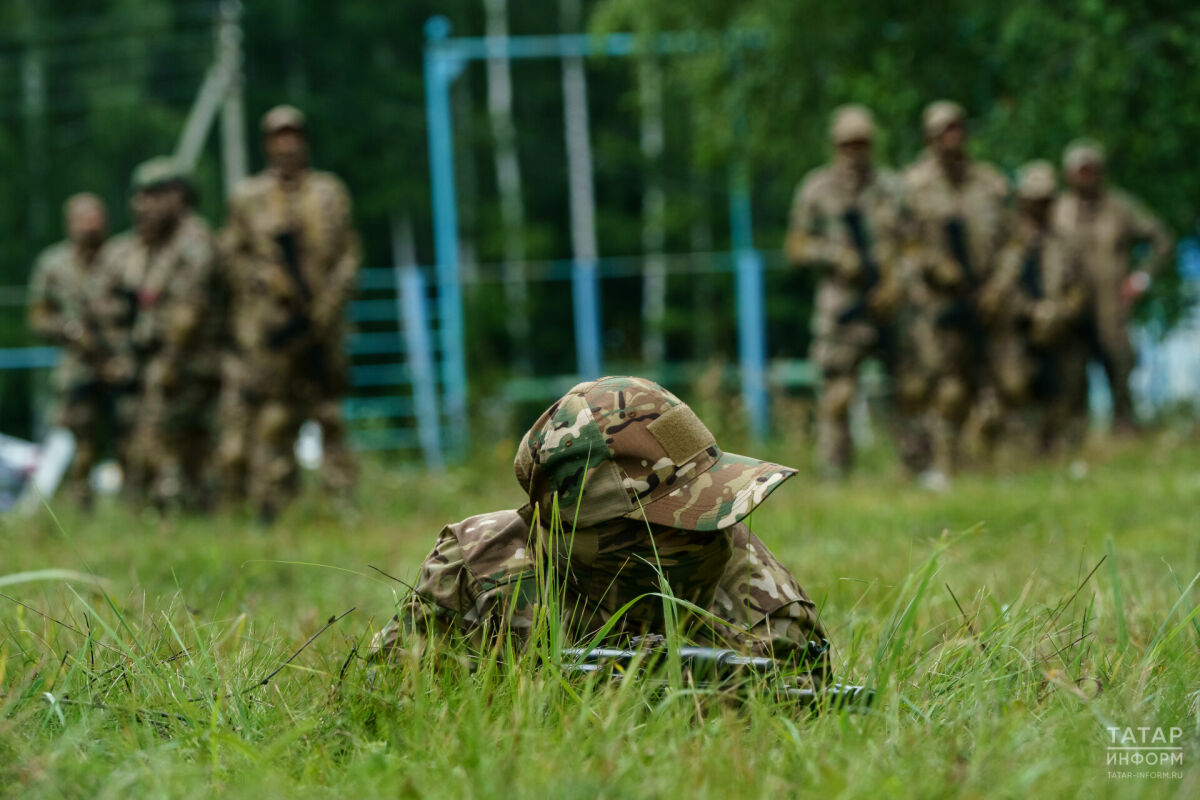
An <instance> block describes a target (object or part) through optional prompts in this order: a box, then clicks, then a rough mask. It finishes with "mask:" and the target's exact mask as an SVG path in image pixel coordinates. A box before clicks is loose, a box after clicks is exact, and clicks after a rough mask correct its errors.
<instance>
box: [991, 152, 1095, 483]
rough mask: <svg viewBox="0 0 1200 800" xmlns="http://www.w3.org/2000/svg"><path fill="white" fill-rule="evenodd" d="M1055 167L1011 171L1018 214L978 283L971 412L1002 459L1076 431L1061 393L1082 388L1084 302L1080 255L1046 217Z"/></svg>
mask: <svg viewBox="0 0 1200 800" xmlns="http://www.w3.org/2000/svg"><path fill="white" fill-rule="evenodd" d="M1055 184H1056V181H1055V176H1054V167H1053V165H1051V164H1050V163H1049V162H1048V161H1031V162H1029V163H1028V164H1025V165H1023V166H1022V167H1021V168H1020V169H1019V170H1018V172H1017V203H1018V205H1017V208H1018V216H1017V220H1016V224H1015V225H1014V227H1013V231H1012V237H1011V239H1010V241H1009V243H1008V244H1007V245H1006V246H1005V248H1004V250H1003V251H1002V252H1001V253H1000V256H999V258H998V259H997V267H996V269H995V271H994V272H993V273H992V274H991V275H990V276H989V277H988V279H987V282H986V283H985V284H984V286H983V287H982V288H981V289H980V291H979V302H978V309H979V316H980V321H981V324H982V325H983V328H984V331H985V333H986V335H987V358H986V359H985V363H986V366H987V374H986V377H985V380H984V386H983V390H982V392H981V399H980V402H979V404H978V405H977V407H976V412H977V413H976V414H975V415H974V422H975V424H976V427H977V431H976V433H977V435H978V438H979V439H980V440H981V442H980V443H981V444H982V445H983V447H984V449H985V450H987V451H990V450H992V448H993V446H996V447H997V450H996V453H995V455H997V457H998V458H999V460H1000V461H1001V463H1003V464H1005V465H1006V466H1015V465H1017V464H1019V463H1020V462H1021V461H1023V460H1025V459H1027V458H1028V457H1029V455H1030V454H1031V453H1034V452H1037V451H1039V450H1050V449H1054V448H1055V447H1056V446H1057V444H1058V443H1059V442H1062V441H1077V439H1078V433H1077V432H1072V431H1070V430H1068V428H1069V426H1068V425H1067V424H1066V423H1067V422H1068V421H1067V420H1065V419H1063V418H1062V417H1063V412H1064V409H1063V407H1062V405H1061V400H1060V399H1061V398H1072V397H1078V396H1079V394H1080V393H1081V392H1082V391H1083V390H1084V383H1085V380H1086V374H1085V371H1084V367H1085V366H1086V365H1085V364H1084V363H1083V362H1082V361H1081V360H1080V358H1079V354H1080V345H1081V343H1082V337H1081V336H1080V329H1079V320H1080V317H1081V315H1082V313H1083V310H1084V306H1085V304H1086V302H1087V290H1086V287H1085V286H1084V283H1083V281H1082V280H1081V277H1082V276H1081V275H1080V270H1079V261H1078V258H1077V257H1076V256H1075V254H1074V253H1073V252H1072V251H1071V249H1070V248H1069V247H1068V246H1067V244H1066V243H1065V242H1064V241H1063V240H1062V238H1061V237H1059V236H1058V235H1057V233H1056V232H1055V231H1054V230H1053V228H1052V227H1051V225H1050V210H1051V207H1052V205H1053V203H1054V194H1055V190H1056V186H1055Z"/></svg>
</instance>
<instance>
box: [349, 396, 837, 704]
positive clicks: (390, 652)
mask: <svg viewBox="0 0 1200 800" xmlns="http://www.w3.org/2000/svg"><path fill="white" fill-rule="evenodd" d="M514 470H515V472H516V475H517V481H518V482H519V483H520V484H521V490H522V493H523V494H524V499H525V500H526V503H525V505H524V506H523V507H522V508H520V509H514V510H509V511H495V512H492V513H488V514H479V515H477V516H474V517H469V518H468V519H466V520H464V521H462V522H459V523H455V524H452V525H447V526H446V527H445V528H444V529H443V530H442V533H441V535H440V536H439V537H438V540H437V543H436V544H435V545H434V548H433V552H432V553H430V555H429V557H428V558H427V559H426V560H425V563H424V565H423V566H422V569H421V575H420V578H419V579H418V581H417V582H416V586H415V588H414V589H413V591H412V593H411V594H410V595H409V596H408V597H407V598H406V599H405V600H404V601H403V602H402V603H401V605H400V608H399V613H398V615H397V617H396V618H395V619H393V621H392V622H391V624H389V625H388V626H387V627H386V628H385V629H384V630H383V631H381V632H380V633H379V634H378V635H377V636H376V637H375V641H374V643H373V647H372V650H373V651H374V653H375V654H376V655H377V656H383V657H397V656H399V655H401V654H402V653H405V652H407V653H409V654H412V655H416V654H419V653H420V652H421V650H422V648H423V647H424V646H425V644H426V643H427V642H428V640H429V639H430V638H432V639H434V644H440V643H441V640H450V642H454V641H458V642H461V643H464V644H466V645H467V646H468V647H473V648H475V649H476V650H480V649H486V648H488V647H491V646H493V645H495V644H497V643H499V644H500V645H501V646H503V645H504V644H505V643H506V640H509V639H510V637H511V640H512V641H513V643H514V644H517V645H518V646H519V645H524V644H527V643H528V641H529V639H530V637H531V634H533V632H534V628H535V624H536V622H537V618H538V615H539V612H543V613H544V611H545V610H546V609H547V605H546V604H544V602H543V598H545V597H547V596H548V595H549V596H553V597H554V598H555V600H556V601H557V603H556V604H555V605H554V606H550V607H555V606H556V608H557V611H558V612H559V613H560V614H561V622H562V624H563V626H564V628H565V629H566V635H567V637H569V638H570V639H577V638H579V637H582V636H584V635H587V634H588V633H590V632H594V631H596V630H597V629H599V628H600V627H601V626H602V625H604V624H605V623H608V622H611V623H612V624H613V626H614V627H613V629H612V635H613V637H614V638H626V637H630V636H637V635H642V634H646V633H652V634H653V633H657V634H663V633H665V632H666V631H665V622H664V611H663V606H664V602H663V600H662V599H661V598H660V597H657V596H654V594H653V593H656V592H659V591H661V589H660V586H661V583H660V580H663V579H665V580H666V582H667V583H668V585H669V586H670V590H671V593H672V594H673V595H674V596H675V597H677V598H680V599H681V600H684V601H686V602H689V603H693V604H695V605H696V606H698V607H700V608H703V609H707V610H708V611H709V612H710V614H711V616H702V615H695V616H693V615H689V614H687V613H686V611H685V610H684V609H682V608H679V609H678V610H679V612H680V630H681V632H682V634H683V635H684V636H687V637H688V638H690V639H692V640H708V641H710V642H712V643H721V644H723V645H727V646H730V647H736V648H739V649H742V650H745V651H749V652H752V653H755V654H758V655H767V656H774V657H777V658H780V659H791V660H793V661H794V662H799V663H797V666H800V665H801V664H803V663H804V662H805V660H806V656H807V655H811V653H810V652H808V651H807V645H808V643H809V642H810V641H816V642H822V641H824V640H825V638H826V635H825V632H824V630H823V628H822V626H821V623H820V621H819V620H818V618H817V617H818V614H817V607H816V606H815V605H814V604H813V602H812V601H811V600H810V599H809V598H808V596H807V595H806V594H805V593H804V590H803V589H801V588H800V586H799V584H797V583H796V580H795V578H794V577H792V575H791V573H790V572H788V570H787V569H786V568H785V567H784V566H783V565H782V564H780V563H779V562H778V561H777V560H776V559H775V557H774V555H772V553H771V551H770V550H768V549H767V547H766V545H764V544H763V543H762V542H761V541H760V540H759V539H758V537H757V536H755V535H754V534H753V533H751V532H750V529H749V528H748V527H747V525H746V524H745V522H744V520H745V518H746V517H747V516H749V515H750V514H751V513H752V512H753V511H754V509H755V508H756V507H758V505H759V504H761V503H762V502H764V501H765V500H766V499H767V496H768V495H770V494H771V492H773V491H774V490H775V489H776V488H778V487H779V486H780V485H781V484H782V483H783V482H784V481H785V480H787V479H788V478H790V477H791V476H792V475H794V474H795V471H794V470H792V469H789V468H787V467H782V466H780V465H778V464H772V463H769V462H766V461H758V460H755V459H752V458H746V457H744V456H738V455H733V454H732V453H724V452H722V451H721V449H720V448H719V447H718V446H717V443H716V441H715V440H714V439H713V436H712V434H711V433H710V432H709V430H708V428H706V427H705V425H704V423H703V422H701V421H700V419H699V418H698V417H697V416H696V415H695V414H694V413H693V412H692V410H691V409H690V408H688V406H686V405H685V404H683V403H682V402H681V401H680V400H679V398H677V397H675V396H674V395H673V394H671V393H670V392H668V391H666V390H665V389H663V388H662V387H661V386H659V385H657V384H655V383H651V382H650V381H647V380H644V379H641V378H632V377H609V378H602V379H600V380H597V381H589V382H587V383H581V384H579V385H578V386H576V387H574V388H573V389H571V391H569V392H568V393H567V394H566V395H565V396H564V397H562V398H561V399H560V400H558V401H557V402H555V403H554V404H553V405H552V406H550V408H549V409H547V410H546V412H545V413H543V414H542V416H541V417H540V418H539V419H538V420H537V422H535V423H534V425H533V427H532V428H531V429H530V430H529V432H528V433H526V434H525V437H524V439H523V440H522V441H521V444H520V446H519V447H518V449H517V456H516V459H515V463H514ZM564 520H565V525H564V522H563V521H564ZM552 602H553V601H552ZM627 604H628V608H624V607H625V606H626V605H627ZM619 611H620V612H623V613H621V614H620V615H619V616H618V612H619ZM807 666H808V667H809V669H810V671H811V677H812V678H813V679H814V680H815V681H818V682H819V681H820V680H821V679H823V677H824V672H825V670H826V669H827V667H828V664H827V662H826V660H825V658H824V656H818V657H817V658H816V659H815V661H814V662H809V663H808V664H807Z"/></svg>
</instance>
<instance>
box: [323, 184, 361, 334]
mask: <svg viewBox="0 0 1200 800" xmlns="http://www.w3.org/2000/svg"><path fill="white" fill-rule="evenodd" d="M332 191H333V196H334V202H333V203H332V204H331V205H332V211H331V213H332V214H334V215H335V217H336V220H337V223H336V228H337V230H338V236H337V237H336V243H335V247H334V252H335V253H336V256H335V258H334V260H333V264H332V266H331V268H330V271H329V274H328V275H327V276H326V279H325V286H324V287H323V291H320V292H316V293H314V294H315V297H314V303H313V321H314V322H315V323H316V324H317V326H318V327H321V328H325V327H328V326H330V325H332V324H333V323H334V322H336V318H337V317H338V316H339V315H340V314H341V313H342V312H343V310H344V309H345V307H346V303H347V302H348V301H349V299H350V297H351V295H352V294H353V293H354V282H355V279H356V278H357V276H358V267H359V264H360V262H361V260H362V250H361V246H360V243H359V239H358V233H357V232H356V231H355V230H354V223H353V214H352V209H351V201H350V194H349V192H347V191H346V187H344V186H343V185H342V184H341V183H337V182H335V183H334V184H333V189H332Z"/></svg>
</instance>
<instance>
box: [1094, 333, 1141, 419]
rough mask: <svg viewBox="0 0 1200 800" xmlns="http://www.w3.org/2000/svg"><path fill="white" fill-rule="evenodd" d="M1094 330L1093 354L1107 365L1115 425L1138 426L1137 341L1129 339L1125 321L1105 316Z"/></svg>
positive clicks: (1104, 365)
mask: <svg viewBox="0 0 1200 800" xmlns="http://www.w3.org/2000/svg"><path fill="white" fill-rule="evenodd" d="M1111 316H1112V315H1105V317H1111ZM1093 330H1094V333H1093V336H1092V347H1093V351H1092V354H1093V355H1094V356H1095V357H1096V358H1097V359H1098V360H1099V361H1100V364H1101V365H1102V366H1103V367H1104V374H1105V377H1107V378H1108V388H1109V390H1110V391H1111V392H1112V400H1113V427H1114V429H1118V430H1119V429H1127V428H1130V427H1132V426H1133V425H1134V418H1133V395H1132V394H1131V393H1130V391H1129V376H1130V375H1131V374H1132V373H1133V367H1134V364H1135V362H1136V356H1135V355H1134V352H1133V344H1132V343H1131V342H1130V341H1129V329H1128V327H1127V326H1126V325H1125V324H1124V322H1123V321H1122V320H1118V319H1111V318H1101V319H1098V320H1097V321H1096V322H1095V323H1094V325H1093Z"/></svg>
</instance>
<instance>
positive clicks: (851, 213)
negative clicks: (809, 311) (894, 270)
mask: <svg viewBox="0 0 1200 800" xmlns="http://www.w3.org/2000/svg"><path fill="white" fill-rule="evenodd" d="M842 222H843V223H845V225H846V230H847V231H849V232H850V241H851V243H853V245H854V250H855V252H857V253H858V260H859V263H860V264H861V265H862V267H861V269H862V277H861V280H860V283H861V285H862V290H863V294H867V293H868V292H870V291H871V290H872V289H874V288H875V287H876V286H877V285H878V284H879V264H877V263H876V262H875V260H874V259H873V258H871V248H870V244H869V243H868V242H867V229H866V223H865V222H864V221H863V215H862V212H861V211H859V210H858V209H857V208H848V209H846V210H845V211H844V212H842ZM866 316H867V302H866V300H865V299H864V300H859V301H858V302H856V303H855V304H854V305H852V306H850V307H849V308H847V309H845V310H844V311H842V312H841V313H840V314H838V317H837V321H838V324H839V325H846V324H848V323H850V322H854V321H855V320H857V319H861V318H864V317H866Z"/></svg>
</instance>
